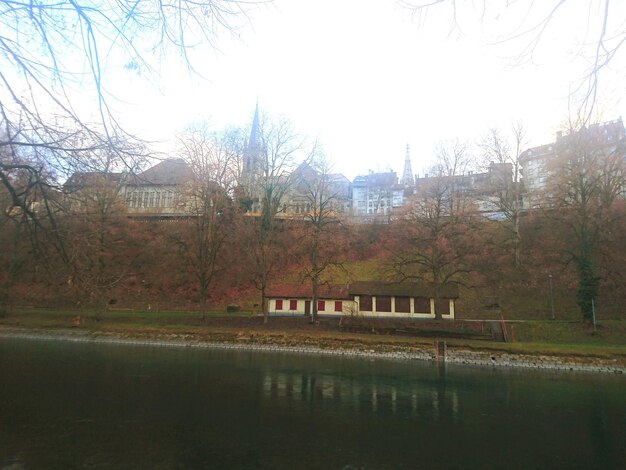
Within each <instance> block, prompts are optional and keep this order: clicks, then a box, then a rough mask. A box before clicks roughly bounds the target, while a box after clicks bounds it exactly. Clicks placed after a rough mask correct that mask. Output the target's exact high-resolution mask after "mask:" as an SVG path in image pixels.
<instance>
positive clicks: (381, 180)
mask: <svg viewBox="0 0 626 470" xmlns="http://www.w3.org/2000/svg"><path fill="white" fill-rule="evenodd" d="M404 193H405V188H404V186H402V185H401V184H399V183H398V177H397V175H396V173H395V172H394V171H388V172H384V173H374V172H369V173H368V174H367V175H364V176H357V177H356V178H355V179H354V181H353V182H352V215H353V220H354V221H355V222H371V221H374V220H381V221H386V220H389V217H390V216H391V214H392V211H393V210H394V208H399V207H402V205H403V204H404Z"/></svg>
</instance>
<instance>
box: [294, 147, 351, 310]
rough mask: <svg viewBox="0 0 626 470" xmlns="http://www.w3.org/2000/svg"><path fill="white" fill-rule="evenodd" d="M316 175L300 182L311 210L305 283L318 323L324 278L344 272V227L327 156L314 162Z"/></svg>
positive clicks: (305, 244)
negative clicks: (341, 257) (308, 284)
mask: <svg viewBox="0 0 626 470" xmlns="http://www.w3.org/2000/svg"><path fill="white" fill-rule="evenodd" d="M311 166H312V168H313V169H314V170H315V173H314V174H313V175H309V176H308V177H305V178H303V180H302V181H300V182H299V185H298V186H299V187H300V189H301V192H302V196H303V197H304V200H305V201H306V204H307V207H310V210H309V211H307V212H305V213H304V224H305V226H304V236H303V239H302V246H301V247H302V248H303V251H304V252H305V253H306V258H308V264H307V265H306V267H305V268H304V272H303V275H304V279H308V280H309V281H310V282H311V290H312V293H313V296H312V299H311V304H312V305H311V308H312V320H313V322H317V320H318V308H317V300H318V297H319V288H320V285H321V284H323V283H324V281H325V280H324V274H325V273H326V272H327V271H328V269H329V268H331V267H339V268H341V269H343V264H342V263H341V262H340V261H339V260H338V258H337V255H338V251H339V246H340V243H339V240H340V237H339V236H338V235H339V230H341V228H342V227H343V226H342V224H341V220H340V219H339V217H338V214H337V212H336V210H337V207H338V205H339V204H340V198H341V190H340V188H338V187H336V186H333V184H332V181H331V176H330V168H331V167H330V164H329V162H328V161H327V160H326V158H325V157H324V156H321V155H320V156H318V157H317V158H316V159H315V160H314V161H312V165H311Z"/></svg>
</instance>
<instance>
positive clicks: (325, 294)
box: [265, 284, 350, 299]
mask: <svg viewBox="0 0 626 470" xmlns="http://www.w3.org/2000/svg"><path fill="white" fill-rule="evenodd" d="M318 291H319V292H318V296H317V297H318V298H319V299H349V298H350V295H349V294H350V292H349V286H348V285H347V284H338V285H337V284H333V285H327V284H323V285H320V286H319V288H318ZM265 295H266V296H267V297H274V298H283V299H310V298H311V297H312V296H313V289H312V287H311V285H310V284H277V285H274V286H272V287H270V288H268V289H267V290H266V292H265Z"/></svg>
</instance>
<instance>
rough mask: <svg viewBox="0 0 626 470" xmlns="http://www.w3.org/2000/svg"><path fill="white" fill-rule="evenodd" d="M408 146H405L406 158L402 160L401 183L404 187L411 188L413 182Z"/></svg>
mask: <svg viewBox="0 0 626 470" xmlns="http://www.w3.org/2000/svg"><path fill="white" fill-rule="evenodd" d="M410 149H411V148H410V147H409V144H406V157H405V158H404V171H403V172H402V181H401V183H402V184H403V185H404V186H413V185H414V184H415V181H414V180H413V170H412V168H411V155H410Z"/></svg>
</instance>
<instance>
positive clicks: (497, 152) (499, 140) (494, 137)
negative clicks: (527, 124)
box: [479, 122, 527, 268]
mask: <svg viewBox="0 0 626 470" xmlns="http://www.w3.org/2000/svg"><path fill="white" fill-rule="evenodd" d="M526 144H527V141H526V131H525V129H524V126H523V124H522V123H521V122H518V123H515V124H513V125H512V126H511V132H510V137H509V138H507V137H505V136H503V133H502V131H500V130H499V129H497V128H493V129H490V130H489V132H488V133H487V135H486V136H485V137H484V138H483V139H482V141H481V142H480V143H479V147H480V148H481V149H482V151H483V156H484V158H485V159H486V161H488V162H490V163H492V162H495V163H497V164H500V165H510V166H511V171H512V173H511V174H509V172H508V170H507V171H506V172H504V173H503V174H502V175H501V176H500V177H498V178H496V180H495V181H492V186H493V189H494V190H495V192H496V200H495V204H496V207H497V209H498V211H500V212H501V213H503V214H504V217H506V222H507V223H506V224H504V227H505V228H506V229H507V231H509V232H510V233H511V237H512V242H513V264H514V266H515V268H519V266H520V264H521V255H520V248H521V242H522V237H521V232H520V218H521V215H522V211H523V200H522V198H523V188H522V182H521V178H520V176H521V164H520V156H521V154H522V151H523V148H524V146H525V145H526Z"/></svg>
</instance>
